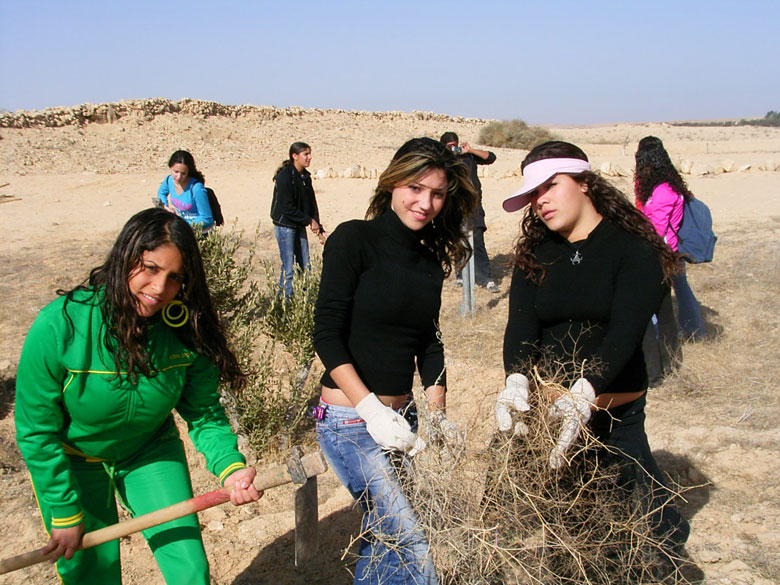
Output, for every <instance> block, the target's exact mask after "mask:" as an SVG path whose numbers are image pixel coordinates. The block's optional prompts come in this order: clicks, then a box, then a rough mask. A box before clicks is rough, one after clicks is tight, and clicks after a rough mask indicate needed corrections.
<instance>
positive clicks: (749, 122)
mask: <svg viewBox="0 0 780 585" xmlns="http://www.w3.org/2000/svg"><path fill="white" fill-rule="evenodd" d="M673 126H780V112H775V111H774V110H769V111H768V112H767V113H766V115H765V116H764V117H763V118H742V119H741V120H725V121H722V122H716V121H707V120H705V121H703V122H676V123H675V124H673Z"/></svg>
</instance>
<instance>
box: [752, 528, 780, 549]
mask: <svg viewBox="0 0 780 585" xmlns="http://www.w3.org/2000/svg"><path fill="white" fill-rule="evenodd" d="M756 538H757V539H758V540H759V542H761V544H762V545H763V546H765V547H766V549H767V550H772V549H774V550H780V532H774V531H767V532H761V533H759V534H756Z"/></svg>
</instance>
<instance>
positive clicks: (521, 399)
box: [496, 374, 531, 435]
mask: <svg viewBox="0 0 780 585" xmlns="http://www.w3.org/2000/svg"><path fill="white" fill-rule="evenodd" d="M529 410H531V407H530V406H529V405H528V378H526V377H525V376H524V375H523V374H510V375H509V376H508V377H507V379H506V387H505V388H504V389H503V390H502V391H501V394H499V395H498V401H497V402H496V422H497V423H498V430H499V431H504V432H506V431H508V430H509V429H510V428H512V411H517V412H528V411H529ZM527 432H528V427H527V426H526V424H525V423H524V422H523V421H521V420H518V421H517V422H516V423H515V429H514V434H516V435H525V434H526V433H527Z"/></svg>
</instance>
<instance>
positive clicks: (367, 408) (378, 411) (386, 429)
mask: <svg viewBox="0 0 780 585" xmlns="http://www.w3.org/2000/svg"><path fill="white" fill-rule="evenodd" d="M355 410H356V411H357V413H358V414H359V415H360V418H362V419H363V420H364V421H366V430H367V431H368V434H369V435H371V438H372V439H374V440H375V441H376V442H377V445H379V446H380V447H382V448H383V449H390V450H397V451H404V452H406V451H408V450H409V449H411V448H412V447H414V443H415V437H416V435H415V434H414V433H413V432H412V427H411V426H410V425H409V421H407V420H406V419H405V418H404V417H402V416H401V415H400V414H398V413H397V412H396V411H394V410H393V409H392V408H390V407H389V406H385V405H384V404H382V402H381V401H380V400H379V398H377V395H376V394H374V393H373V392H372V393H371V394H369V395H368V396H366V397H365V398H364V399H363V400H361V401H360V402H358V403H357V405H356V406H355Z"/></svg>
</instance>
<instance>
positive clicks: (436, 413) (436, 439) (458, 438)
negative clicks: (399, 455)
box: [409, 410, 466, 458]
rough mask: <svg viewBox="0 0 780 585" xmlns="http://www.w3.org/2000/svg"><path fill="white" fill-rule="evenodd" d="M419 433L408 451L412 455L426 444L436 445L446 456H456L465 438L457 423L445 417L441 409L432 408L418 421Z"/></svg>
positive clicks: (460, 451)
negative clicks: (412, 446) (412, 447)
mask: <svg viewBox="0 0 780 585" xmlns="http://www.w3.org/2000/svg"><path fill="white" fill-rule="evenodd" d="M420 428H421V431H422V432H421V434H422V435H423V437H425V438H423V437H420V436H418V437H417V441H416V442H415V445H414V449H412V450H411V451H410V452H409V455H411V456H412V457H413V456H414V455H416V454H417V453H419V452H420V451H422V450H423V449H425V448H426V447H427V446H428V445H433V446H435V447H437V448H438V449H439V450H440V451H441V452H442V454H443V455H444V456H445V457H447V458H451V457H458V456H459V455H460V454H461V453H462V452H463V450H464V448H465V443H466V441H465V439H464V438H463V433H461V432H460V429H459V428H458V425H456V424H455V423H454V422H452V421H451V420H450V419H448V418H447V415H445V414H444V412H442V411H441V410H433V411H430V412H429V413H428V415H427V416H426V417H425V418H424V419H423V420H422V421H421V423H420Z"/></svg>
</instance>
